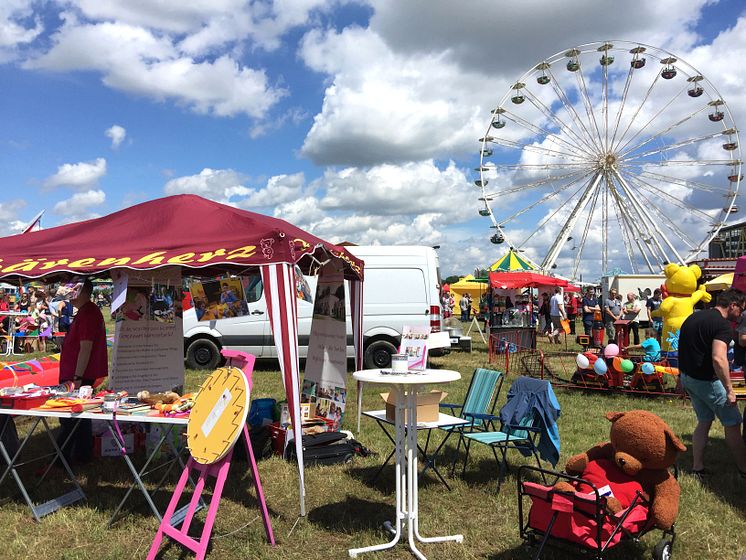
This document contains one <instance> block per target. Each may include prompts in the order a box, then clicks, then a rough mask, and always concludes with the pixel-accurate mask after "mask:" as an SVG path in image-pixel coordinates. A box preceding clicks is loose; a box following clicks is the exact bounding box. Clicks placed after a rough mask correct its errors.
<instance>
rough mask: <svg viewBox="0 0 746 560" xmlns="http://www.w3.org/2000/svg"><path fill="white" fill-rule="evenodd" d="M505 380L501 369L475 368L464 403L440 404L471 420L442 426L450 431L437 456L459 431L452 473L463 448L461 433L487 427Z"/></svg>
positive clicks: (453, 412) (442, 428) (459, 416)
mask: <svg viewBox="0 0 746 560" xmlns="http://www.w3.org/2000/svg"><path fill="white" fill-rule="evenodd" d="M504 380H505V376H504V375H503V373H502V372H500V371H495V370H492V369H484V368H477V369H475V370H474V374H473V375H472V377H471V382H470V383H469V388H468V389H467V390H466V396H465V397H464V403H463V404H453V403H441V404H440V407H441V408H447V409H449V410H450V414H451V416H457V417H458V418H463V419H464V420H469V424H467V425H462V426H442V427H441V428H440V429H441V430H445V431H446V432H448V435H446V437H445V439H444V440H443V441H442V442H441V444H440V445H439V446H438V449H437V450H436V452H435V456H437V454H438V452H439V451H440V449H441V448H442V447H443V446H444V445H445V443H446V441H447V440H448V438H449V437H450V435H451V434H452V433H453V432H454V431H455V432H458V433H459V440H458V444H457V445H456V455H455V458H454V462H453V466H452V467H451V474H453V471H454V469H455V465H456V460H457V459H458V452H459V450H460V449H461V442H462V440H463V438H462V437H461V434H462V433H463V432H464V431H467V432H474V431H479V430H483V429H484V428H485V422H486V421H488V420H489V419H490V418H493V414H494V412H495V406H496V405H497V399H498V397H499V396H500V390H501V389H502V386H503V381H504ZM457 409H459V410H460V413H459V414H456V410H457Z"/></svg>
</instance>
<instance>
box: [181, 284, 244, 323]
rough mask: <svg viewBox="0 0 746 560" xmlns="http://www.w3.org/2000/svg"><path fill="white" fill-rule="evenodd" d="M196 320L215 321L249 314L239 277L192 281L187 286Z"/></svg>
mask: <svg viewBox="0 0 746 560" xmlns="http://www.w3.org/2000/svg"><path fill="white" fill-rule="evenodd" d="M189 292H190V293H191V295H192V302H193V304H194V310H195V312H196V314H197V320H198V321H215V320H217V319H229V318H231V317H243V316H245V315H248V314H249V306H248V304H247V303H246V298H245V296H244V289H243V282H242V281H241V279H240V278H222V279H220V280H210V281H207V282H198V281H195V282H192V283H191V285H190V287H189Z"/></svg>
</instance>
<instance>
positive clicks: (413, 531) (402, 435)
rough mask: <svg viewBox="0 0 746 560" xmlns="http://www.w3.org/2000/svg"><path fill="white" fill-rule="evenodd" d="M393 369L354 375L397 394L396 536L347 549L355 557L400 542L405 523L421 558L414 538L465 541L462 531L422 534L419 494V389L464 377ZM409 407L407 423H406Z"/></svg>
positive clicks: (412, 546) (439, 371) (437, 371)
mask: <svg viewBox="0 0 746 560" xmlns="http://www.w3.org/2000/svg"><path fill="white" fill-rule="evenodd" d="M386 371H388V372H390V371H391V370H380V369H366V370H361V371H356V372H355V373H353V374H352V376H353V377H354V378H355V379H356V380H357V381H363V382H365V383H380V384H384V385H390V386H391V392H392V393H393V394H394V396H395V398H396V405H395V409H396V416H395V421H394V426H395V430H394V432H395V436H394V440H395V442H394V443H395V452H394V456H395V459H396V522H395V526H394V527H392V529H393V531H394V538H393V539H392V540H391V541H389V542H387V543H384V544H379V545H374V546H368V547H365V548H352V549H350V550H349V551H348V553H349V555H350V557H352V558H355V557H357V555H358V554H360V553H363V552H375V551H378V550H385V549H387V548H391V547H393V546H394V545H396V543H398V542H399V540H400V539H401V537H402V535H403V533H404V527H405V526H406V529H407V535H408V541H409V548H410V550H411V551H412V552H413V553H414V555H415V556H417V558H419V559H420V560H427V559H426V558H425V556H424V555H423V554H422V553H421V552H420V551H419V550H418V549H417V546H416V543H415V539H417V540H418V541H420V542H424V543H433V542H444V541H456V542H463V540H464V537H463V535H450V536H446V537H422V536H421V535H420V531H419V526H418V519H419V514H418V510H419V505H418V497H417V471H418V469H417V392H418V390H419V389H420V388H421V387H422V386H423V385H432V384H439V383H450V382H451V381H457V380H458V379H461V374H460V373H459V372H457V371H452V370H447V369H426V370H424V371H421V372H417V373H407V374H400V373H397V374H392V373H383V372H386ZM405 411H406V420H407V422H406V424H405V423H404V419H405Z"/></svg>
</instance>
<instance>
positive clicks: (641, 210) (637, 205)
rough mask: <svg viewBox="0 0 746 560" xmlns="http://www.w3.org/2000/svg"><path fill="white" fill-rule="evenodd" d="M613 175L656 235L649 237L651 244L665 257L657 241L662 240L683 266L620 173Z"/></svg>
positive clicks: (679, 256) (679, 257) (678, 256)
mask: <svg viewBox="0 0 746 560" xmlns="http://www.w3.org/2000/svg"><path fill="white" fill-rule="evenodd" d="M615 175H616V179H617V181H619V182H620V183H621V184H622V185H624V188H625V189H626V190H627V192H629V195H630V199H631V200H632V203H633V204H634V205H635V206H636V207H637V208H638V210H639V212H640V214H641V215H642V216H643V217H644V219H645V223H646V224H650V226H651V227H652V229H653V230H654V232H655V234H657V235H653V236H652V237H651V239H652V240H653V242H654V243H655V245H656V246H657V247H658V249H659V250H660V252H661V254H662V255H664V256H665V255H666V254H667V253H666V251H665V250H664V249H663V247H662V246H661V244H660V241H659V239H662V240H663V242H664V243H665V244H666V246H667V247H668V248H669V250H670V251H671V253H672V254H673V255H675V256H676V258H677V259H678V261H679V262H680V263H681V264H683V263H684V259H682V258H681V255H680V254H679V252H678V250H677V249H676V247H675V246H674V244H673V243H671V241H670V240H669V239H668V237H667V236H666V235H665V234H664V233H663V231H662V230H661V228H660V227H658V223H657V221H656V220H654V219H653V218H652V216H651V215H650V213H649V212H648V210H647V208H646V207H645V206H643V205H642V204H641V203H640V201H639V199H638V197H637V196H635V194H634V192H633V190H632V188H631V187H630V186H629V184H628V183H627V182H626V181H625V180H624V177H622V175H621V173H618V172H615ZM666 260H668V259H666Z"/></svg>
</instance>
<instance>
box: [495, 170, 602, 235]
mask: <svg viewBox="0 0 746 560" xmlns="http://www.w3.org/2000/svg"><path fill="white" fill-rule="evenodd" d="M588 175H590V173H586V174H585V175H584V176H581V177H579V178H578V179H577V180H575V181H572V182H570V183H567V184H566V185H564V186H562V187H559V188H558V189H557V190H555V191H552V192H550V193H547V194H545V195H544V196H543V197H541V198H540V199H538V200H536V201H535V202H533V203H531V204H530V205H528V206H526V207H525V208H522V209H521V210H518V212H515V213H514V214H511V215H510V216H508V217H507V218H505V219H503V220H500V225H503V224H507V223H508V222H511V221H512V220H515V219H516V218H518V217H520V216H522V215H523V214H525V213H526V212H529V211H530V210H533V209H534V208H536V207H537V206H539V205H540V204H543V203H544V202H547V201H549V200H551V199H553V198H554V197H556V196H558V195H560V194H562V193H563V192H565V191H566V190H568V189H569V188H571V187H573V186H575V185H577V184H578V182H579V181H582V180H583V179H584V178H585V177H587V176H588Z"/></svg>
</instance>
